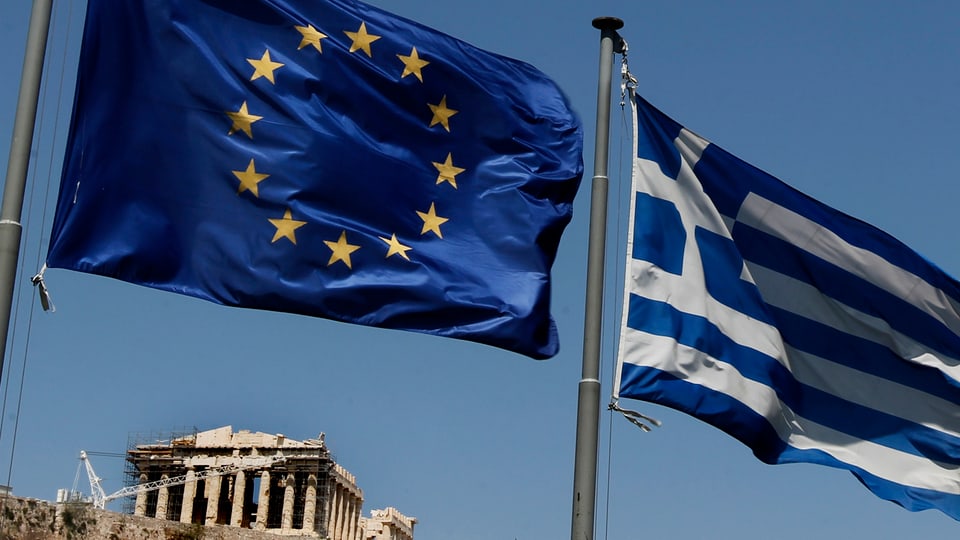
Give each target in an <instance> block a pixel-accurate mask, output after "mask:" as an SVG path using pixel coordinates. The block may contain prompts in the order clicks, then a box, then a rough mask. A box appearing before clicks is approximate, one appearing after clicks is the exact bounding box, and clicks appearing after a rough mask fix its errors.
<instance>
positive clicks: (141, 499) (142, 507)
mask: <svg viewBox="0 0 960 540" xmlns="http://www.w3.org/2000/svg"><path fill="white" fill-rule="evenodd" d="M146 483H147V474H146V473H142V474H141V475H140V481H139V482H138V485H141V486H142V485H143V484H146ZM146 513H147V492H146V491H138V492H137V502H136V504H135V505H134V507H133V515H135V516H144V515H146Z"/></svg>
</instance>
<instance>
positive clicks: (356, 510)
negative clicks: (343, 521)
mask: <svg viewBox="0 0 960 540" xmlns="http://www.w3.org/2000/svg"><path fill="white" fill-rule="evenodd" d="M359 521H360V507H359V506H358V505H357V499H356V498H355V497H351V499H350V522H349V523H350V526H349V527H348V528H347V539H348V540H354V539H355V538H356V537H357V524H358V522H359Z"/></svg>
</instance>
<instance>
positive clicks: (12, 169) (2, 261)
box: [0, 0, 53, 378]
mask: <svg viewBox="0 0 960 540" xmlns="http://www.w3.org/2000/svg"><path fill="white" fill-rule="evenodd" d="M52 6H53V0H34V2H33V11H32V12H31V13H30V28H29V30H28V31H27V50H26V53H25V54H24V57H23V72H22V75H21V77H20V95H19V97H18V99H17V114H16V117H15V119H14V122H13V140H12V141H11V142H10V160H9V161H8V162H7V182H6V185H5V186H4V188H3V206H2V208H0V378H2V377H3V364H4V356H5V355H6V351H7V334H8V333H9V329H10V310H11V308H12V306H13V290H14V285H15V283H14V280H15V279H16V276H17V257H18V255H19V253H20V236H21V231H22V227H21V225H20V216H21V215H22V213H23V192H24V188H25V186H26V184H27V169H28V168H29V166H30V148H31V146H33V127H34V124H35V123H36V118H37V102H38V101H39V99H40V76H41V74H42V73H43V57H44V55H45V54H46V52H47V33H48V31H49V29H50V10H51V7H52Z"/></svg>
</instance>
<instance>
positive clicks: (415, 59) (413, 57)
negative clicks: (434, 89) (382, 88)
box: [397, 47, 430, 82]
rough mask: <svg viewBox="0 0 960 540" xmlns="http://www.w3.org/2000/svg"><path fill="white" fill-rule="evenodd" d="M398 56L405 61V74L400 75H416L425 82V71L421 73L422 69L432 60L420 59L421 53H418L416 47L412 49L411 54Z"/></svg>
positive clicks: (401, 76) (402, 76)
mask: <svg viewBox="0 0 960 540" xmlns="http://www.w3.org/2000/svg"><path fill="white" fill-rule="evenodd" d="M397 58H399V59H400V61H401V62H403V75H400V78H401V79H402V78H404V77H406V76H407V75H415V76H416V77H417V78H418V79H420V82H423V73H421V72H420V70H421V69H423V68H425V67H426V66H427V64H429V63H430V62H427V61H426V60H421V59H420V55H419V54H418V53H417V48H416V47H414V48H413V50H412V51H410V56H404V55H402V54H398V55H397Z"/></svg>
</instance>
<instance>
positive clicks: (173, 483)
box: [127, 426, 415, 540]
mask: <svg viewBox="0 0 960 540" xmlns="http://www.w3.org/2000/svg"><path fill="white" fill-rule="evenodd" d="M127 461H128V462H129V463H128V468H129V469H131V470H132V471H133V475H132V476H133V477H134V478H135V481H136V482H137V483H138V485H140V486H141V487H142V488H143V489H141V490H140V491H139V493H138V495H137V498H136V503H135V506H134V514H136V515H140V516H146V517H155V518H159V519H167V520H172V521H180V522H182V523H200V524H207V525H209V524H220V525H228V526H233V527H244V528H252V529H259V530H264V531H266V532H272V533H275V534H281V535H311V536H313V535H316V536H318V537H321V538H330V539H332V540H363V538H364V537H365V536H366V534H365V530H364V527H362V525H361V507H362V505H363V492H362V491H361V490H360V488H359V487H357V482H356V478H355V477H354V476H353V475H352V474H350V473H349V472H347V471H346V469H344V468H343V467H341V466H340V465H337V464H336V463H335V462H334V460H333V458H332V456H331V454H330V451H329V450H328V449H327V446H326V444H325V443H324V436H323V434H320V436H319V437H317V438H316V439H308V440H305V441H295V440H291V439H288V438H286V437H284V436H283V435H279V434H277V435H272V434H267V433H251V432H250V431H246V430H241V431H238V432H236V433H234V432H233V429H232V427H230V426H225V427H222V428H218V429H213V430H210V431H203V432H199V433H195V434H192V435H187V436H183V437H179V438H174V439H172V440H171V441H170V442H169V443H155V444H138V445H136V446H133V447H131V448H130V449H128V451H127ZM375 512H381V511H375ZM401 516H402V515H401ZM384 517H386V515H385V516H384ZM405 519H407V520H410V519H412V518H405ZM388 521H389V520H388ZM391 522H392V521H391ZM414 522H415V520H414ZM410 525H411V527H410V538H412V532H413V531H412V523H411V524H410ZM398 538H399V537H398ZM403 538H407V537H406V536H404V537H403Z"/></svg>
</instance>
